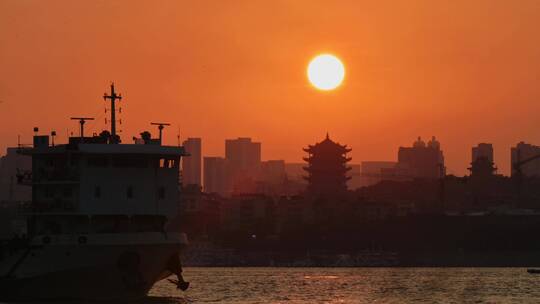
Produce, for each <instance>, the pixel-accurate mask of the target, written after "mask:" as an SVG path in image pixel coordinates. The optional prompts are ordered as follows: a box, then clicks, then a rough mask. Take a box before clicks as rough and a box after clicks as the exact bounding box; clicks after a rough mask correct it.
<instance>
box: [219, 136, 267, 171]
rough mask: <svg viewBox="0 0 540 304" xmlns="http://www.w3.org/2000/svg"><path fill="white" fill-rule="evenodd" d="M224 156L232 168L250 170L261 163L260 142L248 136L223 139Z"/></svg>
mask: <svg viewBox="0 0 540 304" xmlns="http://www.w3.org/2000/svg"><path fill="white" fill-rule="evenodd" d="M225 158H226V159H227V161H228V162H229V164H230V166H231V167H232V168H233V169H240V170H252V169H254V168H258V166H259V165H260V163H261V143H260V142H252V141H251V138H249V137H239V138H238V139H227V140H225Z"/></svg>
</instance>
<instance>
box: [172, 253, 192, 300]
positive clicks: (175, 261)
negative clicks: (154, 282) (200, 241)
mask: <svg viewBox="0 0 540 304" xmlns="http://www.w3.org/2000/svg"><path fill="white" fill-rule="evenodd" d="M167 269H168V270H170V271H171V272H172V273H174V274H175V275H176V278H177V279H176V280H175V279H167V281H169V282H170V283H172V284H175V285H176V288H178V289H180V290H182V291H186V290H187V289H188V287H189V282H186V281H185V280H184V277H183V276H182V264H181V262H180V257H179V256H178V254H175V255H173V256H172V257H171V258H170V259H169V262H168V263H167Z"/></svg>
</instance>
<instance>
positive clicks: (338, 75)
mask: <svg viewBox="0 0 540 304" xmlns="http://www.w3.org/2000/svg"><path fill="white" fill-rule="evenodd" d="M307 77H308V79H309V82H310V83H311V84H312V85H313V86H314V87H316V88H317V89H319V90H323V91H329V90H333V89H335V88H337V87H338V86H339V85H340V84H341V83H342V82H343V79H344V78H345V67H344V66H343V63H342V62H341V61H340V60H339V59H338V58H337V57H336V56H334V55H330V54H321V55H318V56H316V57H315V58H313V59H312V60H311V61H310V62H309V65H308V67H307Z"/></svg>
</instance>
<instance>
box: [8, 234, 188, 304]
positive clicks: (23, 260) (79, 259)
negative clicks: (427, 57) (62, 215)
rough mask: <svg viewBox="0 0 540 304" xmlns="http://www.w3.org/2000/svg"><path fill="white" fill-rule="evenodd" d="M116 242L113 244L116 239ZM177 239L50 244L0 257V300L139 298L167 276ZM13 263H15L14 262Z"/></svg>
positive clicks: (169, 271) (179, 245)
mask: <svg viewBox="0 0 540 304" xmlns="http://www.w3.org/2000/svg"><path fill="white" fill-rule="evenodd" d="M116 243H118V242H116ZM183 245H184V244H182V242H174V241H170V240H169V242H156V241H154V242H153V243H148V242H144V241H140V242H138V243H137V242H134V241H132V242H129V244H103V243H102V244H100V242H95V243H91V242H89V243H85V244H76V245H74V244H53V245H42V246H36V245H35V244H34V246H32V247H30V248H29V250H27V251H24V252H20V253H19V254H18V255H15V256H13V257H11V258H10V259H9V260H8V261H6V262H5V263H3V264H4V266H6V265H7V266H8V267H4V270H7V273H6V272H4V277H3V278H2V279H0V299H2V300H27V299H33V300H36V299H42V300H43V299H115V298H122V299H129V298H137V297H143V296H145V295H146V294H147V292H148V291H149V290H150V289H151V288H152V286H153V285H154V283H156V282H157V281H159V280H162V279H164V278H166V277H168V276H170V275H171V274H172V272H171V270H170V267H169V264H170V262H169V261H170V260H171V259H172V258H174V257H177V256H178V255H179V254H180V250H181V249H182V247H183ZM17 263H18V264H17Z"/></svg>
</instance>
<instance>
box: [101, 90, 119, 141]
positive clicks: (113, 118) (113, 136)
mask: <svg viewBox="0 0 540 304" xmlns="http://www.w3.org/2000/svg"><path fill="white" fill-rule="evenodd" d="M107 99H110V100H111V140H110V141H109V142H110V143H111V144H116V143H118V137H117V136H116V101H117V100H118V101H120V100H122V95H121V94H116V92H115V91H114V82H113V83H111V93H110V94H109V95H107V93H105V94H103V100H107Z"/></svg>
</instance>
